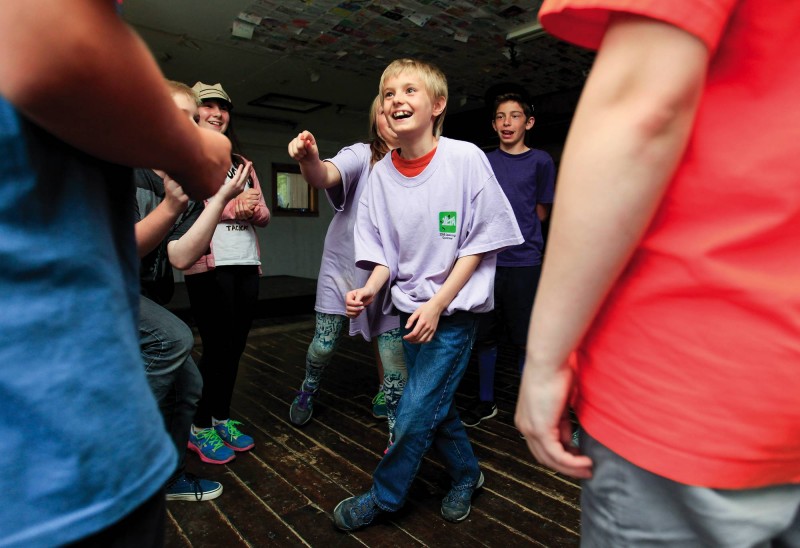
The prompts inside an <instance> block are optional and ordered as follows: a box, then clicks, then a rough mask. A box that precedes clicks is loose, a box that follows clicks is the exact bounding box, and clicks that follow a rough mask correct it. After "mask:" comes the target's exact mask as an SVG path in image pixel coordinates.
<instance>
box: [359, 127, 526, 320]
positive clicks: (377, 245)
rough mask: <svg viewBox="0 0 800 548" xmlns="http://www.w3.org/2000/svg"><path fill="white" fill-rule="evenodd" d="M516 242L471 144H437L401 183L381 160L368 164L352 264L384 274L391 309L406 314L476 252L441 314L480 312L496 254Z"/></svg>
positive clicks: (487, 169) (487, 299) (489, 295)
mask: <svg viewBox="0 0 800 548" xmlns="http://www.w3.org/2000/svg"><path fill="white" fill-rule="evenodd" d="M522 241H523V240H522V235H521V234H520V231H519V227H518V226H517V221H516V219H515V218H514V212H513V210H512V209H511V205H510V204H509V203H508V199H507V198H506V196H505V194H503V191H502V189H501V188H500V185H499V184H498V183H497V179H496V178H495V176H494V172H493V171H492V168H491V166H490V165H489V162H488V160H487V159H486V155H485V154H484V153H483V152H481V150H480V149H479V148H478V147H476V146H475V145H473V144H471V143H467V142H464V141H456V140H453V139H448V138H446V137H441V138H440V139H439V144H438V147H437V149H436V153H435V154H434V156H433V158H432V159H431V162H430V164H428V166H427V167H426V168H425V169H424V170H423V172H422V173H420V174H419V175H417V176H416V177H405V176H403V175H402V174H401V173H400V172H399V171H397V169H396V168H395V167H394V165H393V164H392V161H391V158H390V157H389V156H388V155H387V157H385V158H384V159H383V160H381V161H380V162H378V163H377V164H375V167H374V168H373V170H372V173H371V174H370V182H369V185H368V187H367V189H366V190H365V191H364V194H363V196H362V198H361V203H360V205H359V209H358V220H357V222H356V231H355V246H356V264H357V266H359V267H361V268H364V269H368V270H371V269H372V268H373V267H374V265H376V264H381V265H384V266H386V267H388V268H389V272H390V279H389V285H390V286H391V297H392V302H393V303H394V306H395V307H397V309H399V310H401V311H403V312H407V313H411V312H413V311H414V310H416V309H417V307H419V306H420V305H421V304H423V303H425V302H427V301H429V300H430V299H431V297H433V296H434V294H435V293H436V292H437V291H438V290H439V289H440V288H441V287H442V284H443V283H444V282H445V280H447V278H448V276H449V275H450V273H451V272H452V270H453V265H454V264H455V262H456V260H457V259H459V258H460V257H464V256H467V255H475V254H478V253H484V256H483V260H482V261H481V262H480V265H479V266H478V268H477V269H476V270H475V273H474V274H473V275H472V277H471V278H470V279H469V280H468V281H467V283H466V284H465V285H464V287H463V288H462V289H461V291H460V292H459V293H458V295H456V297H455V298H454V299H453V301H452V302H451V303H450V305H449V306H448V307H447V309H446V310H445V311H444V312H443V313H442V315H444V316H449V315H451V314H453V313H454V312H456V311H460V310H463V311H470V312H488V311H490V310H492V308H493V307H494V298H493V290H492V289H493V286H494V271H495V262H496V257H497V253H498V252H499V251H500V250H502V249H504V248H506V247H508V246H512V245H517V244H519V243H522ZM385 308H390V306H385Z"/></svg>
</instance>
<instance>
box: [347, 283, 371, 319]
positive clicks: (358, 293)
mask: <svg viewBox="0 0 800 548" xmlns="http://www.w3.org/2000/svg"><path fill="white" fill-rule="evenodd" d="M374 298H375V292H374V291H372V290H371V289H369V288H368V287H362V288H361V289H354V290H352V291H348V292H347V296H346V297H345V301H344V302H345V310H346V312H345V314H346V315H347V317H348V318H357V317H358V316H359V315H360V314H361V313H362V312H363V311H364V309H365V308H366V307H367V306H369V304H370V303H371V302H372V300H373V299H374Z"/></svg>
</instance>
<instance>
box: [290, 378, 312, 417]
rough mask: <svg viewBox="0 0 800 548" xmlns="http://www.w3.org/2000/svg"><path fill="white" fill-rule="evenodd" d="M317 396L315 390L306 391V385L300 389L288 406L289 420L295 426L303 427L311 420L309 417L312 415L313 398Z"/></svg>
mask: <svg viewBox="0 0 800 548" xmlns="http://www.w3.org/2000/svg"><path fill="white" fill-rule="evenodd" d="M316 395H317V391H316V390H306V383H305V382H304V383H303V386H302V387H301V388H300V391H299V392H298V393H297V396H295V398H294V400H293V401H292V405H291V406H289V420H290V421H292V424H294V425H295V426H303V425H304V424H306V423H307V422H308V421H310V420H311V415H313V414H314V396H316Z"/></svg>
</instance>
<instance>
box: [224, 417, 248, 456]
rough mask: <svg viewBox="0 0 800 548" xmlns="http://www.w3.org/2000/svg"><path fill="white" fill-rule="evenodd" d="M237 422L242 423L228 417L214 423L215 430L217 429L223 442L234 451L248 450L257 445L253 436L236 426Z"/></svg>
mask: <svg viewBox="0 0 800 548" xmlns="http://www.w3.org/2000/svg"><path fill="white" fill-rule="evenodd" d="M237 424H242V423H241V422H239V421H235V420H232V419H228V420H225V421H220V422H218V423H217V424H215V425H214V430H216V431H217V435H219V437H220V439H222V441H223V443H224V444H225V445H227V446H228V447H230V448H231V449H233V450H234V451H247V450H248V449H252V448H253V447H254V446H255V442H254V441H253V438H252V437H250V436H248V435H246V434H242V433H241V432H240V431H239V429H238V428H237V427H236V425H237Z"/></svg>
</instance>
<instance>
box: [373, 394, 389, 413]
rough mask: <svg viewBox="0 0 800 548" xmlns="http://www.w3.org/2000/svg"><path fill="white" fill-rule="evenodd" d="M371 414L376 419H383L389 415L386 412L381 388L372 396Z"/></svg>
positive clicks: (384, 396)
mask: <svg viewBox="0 0 800 548" xmlns="http://www.w3.org/2000/svg"><path fill="white" fill-rule="evenodd" d="M372 416H373V417H375V418H376V419H385V418H386V417H388V416H389V415H388V414H387V413H386V394H384V393H383V390H381V391H380V392H378V393H377V394H375V397H374V398H372Z"/></svg>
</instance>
